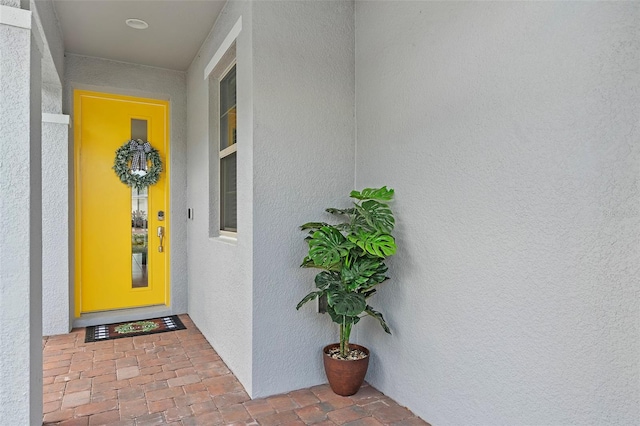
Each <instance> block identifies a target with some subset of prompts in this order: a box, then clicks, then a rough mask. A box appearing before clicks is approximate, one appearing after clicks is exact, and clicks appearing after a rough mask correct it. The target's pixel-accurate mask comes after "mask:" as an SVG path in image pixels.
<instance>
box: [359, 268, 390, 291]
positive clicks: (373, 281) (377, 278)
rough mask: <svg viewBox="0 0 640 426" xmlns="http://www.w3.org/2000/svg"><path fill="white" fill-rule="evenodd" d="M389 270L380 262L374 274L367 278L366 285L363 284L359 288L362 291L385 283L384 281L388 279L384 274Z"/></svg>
mask: <svg viewBox="0 0 640 426" xmlns="http://www.w3.org/2000/svg"><path fill="white" fill-rule="evenodd" d="M388 269H389V268H388V267H387V265H385V264H384V263H383V262H380V266H379V267H378V269H377V270H376V272H375V273H374V274H373V275H371V276H370V277H369V279H368V280H367V282H366V283H364V284H363V285H362V286H361V288H363V289H368V288H371V287H373V286H376V285H378V284H380V283H383V282H385V281H386V280H388V279H389V277H387V276H386V275H385V273H386V272H387V270H388Z"/></svg>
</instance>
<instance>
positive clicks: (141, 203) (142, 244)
mask: <svg viewBox="0 0 640 426" xmlns="http://www.w3.org/2000/svg"><path fill="white" fill-rule="evenodd" d="M131 139H142V140H143V141H146V140H147V121H146V120H136V119H132V120H131ZM148 212H149V193H148V191H147V188H142V189H139V188H131V286H132V287H133V288H140V287H148V286H149V277H148V275H147V269H148V266H147V265H148V256H147V255H148V252H149V250H148V247H149V223H148Z"/></svg>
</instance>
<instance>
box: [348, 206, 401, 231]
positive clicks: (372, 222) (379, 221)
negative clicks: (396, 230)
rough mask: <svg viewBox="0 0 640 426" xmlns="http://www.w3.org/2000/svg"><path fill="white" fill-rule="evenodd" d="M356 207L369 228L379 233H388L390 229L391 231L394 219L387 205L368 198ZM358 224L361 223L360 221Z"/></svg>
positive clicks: (394, 222)
mask: <svg viewBox="0 0 640 426" xmlns="http://www.w3.org/2000/svg"><path fill="white" fill-rule="evenodd" d="M356 208H357V209H358V213H360V214H361V215H362V216H363V218H364V220H365V221H366V222H367V224H368V225H369V226H368V228H369V229H371V228H373V229H375V230H376V231H377V232H379V233H381V234H390V233H391V231H393V227H394V226H395V225H396V220H395V219H394V217H393V212H392V211H391V209H390V208H389V206H388V205H386V204H383V203H379V202H378V201H375V200H369V201H365V202H363V203H362V204H361V205H360V206H357V207H356ZM358 224H361V221H360V223H358Z"/></svg>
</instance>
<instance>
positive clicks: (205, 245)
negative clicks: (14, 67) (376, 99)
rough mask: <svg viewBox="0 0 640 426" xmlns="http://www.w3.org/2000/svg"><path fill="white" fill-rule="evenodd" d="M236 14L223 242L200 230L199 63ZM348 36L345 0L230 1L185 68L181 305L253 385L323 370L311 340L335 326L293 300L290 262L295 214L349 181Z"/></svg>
mask: <svg viewBox="0 0 640 426" xmlns="http://www.w3.org/2000/svg"><path fill="white" fill-rule="evenodd" d="M239 16H242V26H243V28H242V32H241V34H240V36H239V38H238V40H237V45H236V55H237V61H238V66H237V69H238V117H239V118H238V129H239V130H238V141H239V142H238V194H239V195H238V197H239V202H238V206H239V216H238V227H239V231H238V241H237V243H235V244H229V243H226V242H223V241H221V240H219V239H216V238H210V237H209V236H208V225H209V223H208V220H209V217H210V212H209V200H208V197H207V195H208V194H209V193H213V194H214V195H215V191H217V182H213V183H209V175H208V170H209V164H208V158H209V155H210V152H209V150H210V149H216V147H215V146H214V147H211V148H210V147H209V142H208V118H207V117H208V115H207V113H208V102H209V100H208V93H209V91H208V88H207V82H205V81H204V80H203V77H202V72H203V69H204V67H205V66H206V64H207V63H208V61H209V60H210V59H211V58H212V57H213V55H214V54H215V52H216V51H217V49H218V47H219V46H220V43H221V42H222V40H223V39H224V38H225V37H226V35H227V34H228V32H229V30H230V28H231V27H232V26H233V24H235V22H236V21H237V19H238V17H239ZM353 38H354V29H353V5H352V4H351V3H349V2H254V3H253V4H251V3H249V2H230V3H228V4H227V6H226V8H225V10H224V12H223V14H222V16H221V17H220V18H219V19H218V22H217V23H216V25H215V26H214V29H213V31H212V33H211V35H210V37H209V39H208V40H207V42H205V44H204V45H203V47H202V49H201V51H200V55H199V57H198V58H197V59H196V60H195V61H194V63H193V64H192V66H191V68H190V69H189V78H188V99H189V117H188V120H189V206H190V207H192V208H194V212H195V217H194V220H193V221H192V222H190V224H189V285H190V287H189V313H190V314H191V316H192V318H193V320H194V321H195V323H196V324H197V325H198V327H199V328H200V329H201V330H202V331H203V333H204V334H205V336H206V337H207V339H208V340H209V341H210V342H211V343H212V344H213V346H214V347H215V348H216V350H217V351H218V352H219V353H220V355H221V356H222V358H223V359H224V360H225V361H226V362H227V363H228V364H229V366H230V368H231V369H232V370H233V371H234V373H235V374H236V375H237V376H238V378H239V379H240V380H241V382H242V383H243V385H244V386H245V387H246V388H247V391H248V392H249V393H250V394H251V395H252V396H253V397H260V396H265V395H271V394H275V393H279V392H284V391H288V390H293V389H297V388H301V387H305V386H310V385H314V384H318V383H322V382H324V381H325V378H324V375H323V373H322V366H321V357H320V349H321V348H322V346H323V344H326V343H328V342H330V341H333V340H335V339H336V327H334V326H333V325H331V324H330V322H329V320H328V319H327V318H325V317H318V316H317V314H315V313H314V311H313V308H312V306H311V305H309V306H308V307H307V308H306V309H305V311H304V312H296V310H295V305H296V303H297V302H298V301H299V300H300V299H301V298H302V297H303V296H304V294H306V292H308V291H309V290H310V289H311V288H312V287H313V274H312V273H311V272H310V271H308V270H301V269H300V268H298V265H299V264H300V262H301V260H302V257H303V256H304V253H305V243H304V241H303V237H304V235H303V233H301V232H300V231H299V230H298V225H300V224H302V223H304V222H307V221H310V220H314V219H317V218H318V217H323V212H324V208H326V207H329V206H332V205H335V204H338V203H340V202H346V201H347V200H346V199H345V197H344V195H345V194H348V192H349V191H350V190H351V189H352V185H353V181H354V176H353V164H354V145H353V141H354V100H353V99H354V90H355V88H354V81H353V75H354V70H353V67H354V52H353ZM329 106H330V107H329ZM213 157H214V160H215V152H214V156H213ZM212 185H213V186H212ZM214 216H215V215H214ZM283 348H295V349H294V350H284V351H283ZM310 363H311V364H310Z"/></svg>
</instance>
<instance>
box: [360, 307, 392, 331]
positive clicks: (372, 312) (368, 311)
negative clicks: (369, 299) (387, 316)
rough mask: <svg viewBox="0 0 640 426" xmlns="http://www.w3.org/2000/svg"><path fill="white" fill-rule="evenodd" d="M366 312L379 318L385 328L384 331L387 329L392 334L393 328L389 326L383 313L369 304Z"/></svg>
mask: <svg viewBox="0 0 640 426" xmlns="http://www.w3.org/2000/svg"><path fill="white" fill-rule="evenodd" d="M365 312H366V313H367V314H368V315H371V316H372V317H374V318H375V319H377V320H378V322H379V323H380V325H381V326H382V328H383V329H384V331H386V332H387V333H389V334H391V330H389V326H388V325H387V322H386V321H385V320H384V317H383V316H382V314H381V313H380V312H378V311H374V310H373V308H372V307H371V306H369V305H367V307H366V309H365Z"/></svg>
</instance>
